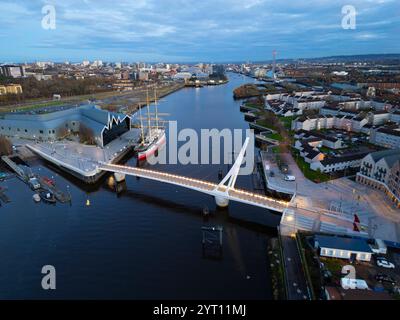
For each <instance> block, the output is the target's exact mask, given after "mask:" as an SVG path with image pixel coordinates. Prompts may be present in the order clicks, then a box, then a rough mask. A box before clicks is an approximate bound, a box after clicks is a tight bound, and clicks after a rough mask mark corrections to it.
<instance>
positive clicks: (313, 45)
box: [0, 0, 400, 62]
mask: <svg viewBox="0 0 400 320" xmlns="http://www.w3.org/2000/svg"><path fill="white" fill-rule="evenodd" d="M46 4H52V5H54V6H55V8H56V29H55V30H44V29H42V27H41V20H42V18H43V14H42V7H43V6H44V5H46ZM344 5H353V6H354V7H355V8H356V10H357V25H356V29H355V30H344V29H342V27H341V21H342V12H341V10H342V7H343V6H344ZM0 8H1V11H0V12H1V14H0V62H23V61H43V60H45V61H47V60H51V61H64V60H68V61H82V60H84V59H88V60H94V59H100V60H104V61H153V62H157V61H164V62H185V61H187V62H200V61H209V62H221V61H224V62H225V61H260V60H269V59H271V52H272V50H273V49H276V50H277V51H278V58H304V57H320V56H331V55H351V54H368V53H400V41H399V40H400V37H399V34H400V1H399V0H345V1H341V0H308V1H306V0H303V1H298V0H197V1H195V0H114V1H112V0H111V1H110V0H0Z"/></svg>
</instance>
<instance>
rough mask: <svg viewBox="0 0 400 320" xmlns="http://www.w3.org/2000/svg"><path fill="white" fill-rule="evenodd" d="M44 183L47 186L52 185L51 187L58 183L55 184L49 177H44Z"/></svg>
mask: <svg viewBox="0 0 400 320" xmlns="http://www.w3.org/2000/svg"><path fill="white" fill-rule="evenodd" d="M43 181H44V182H45V183H46V184H47V185H51V186H53V187H54V186H55V185H56V183H55V182H54V180H52V179H50V178H47V177H43Z"/></svg>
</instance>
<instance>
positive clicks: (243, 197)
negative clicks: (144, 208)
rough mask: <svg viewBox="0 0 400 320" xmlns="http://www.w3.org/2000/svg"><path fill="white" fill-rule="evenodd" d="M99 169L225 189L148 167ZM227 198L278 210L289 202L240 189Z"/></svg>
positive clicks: (102, 166)
mask: <svg viewBox="0 0 400 320" xmlns="http://www.w3.org/2000/svg"><path fill="white" fill-rule="evenodd" d="M99 169H100V170H103V171H109V172H117V173H122V174H125V175H131V176H136V177H142V178H146V179H151V180H156V181H160V182H164V183H169V184H174V185H177V186H182V187H185V188H189V189H192V190H196V191H200V192H203V193H207V194H209V195H213V196H217V195H219V196H224V195H225V194H222V193H223V192H225V191H226V187H225V186H222V187H220V188H218V184H216V183H212V182H208V181H203V180H199V179H193V178H188V177H183V176H179V175H175V174H170V173H165V172H159V171H153V170H148V169H142V168H134V167H128V166H120V165H113V164H103V163H101V164H100V166H99ZM217 188H218V191H217ZM227 198H228V199H229V200H233V201H238V202H242V203H247V204H250V205H255V206H258V207H262V208H267V209H271V210H275V211H279V212H283V211H284V210H285V209H286V208H287V207H288V204H289V203H288V202H286V201H280V200H276V199H273V198H269V197H267V196H265V195H261V194H255V193H252V192H250V191H245V190H240V189H230V190H229V192H228V194H227Z"/></svg>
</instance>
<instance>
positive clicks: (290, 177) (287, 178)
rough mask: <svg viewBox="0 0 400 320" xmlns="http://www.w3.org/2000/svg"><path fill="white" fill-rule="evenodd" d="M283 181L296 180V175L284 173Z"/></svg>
mask: <svg viewBox="0 0 400 320" xmlns="http://www.w3.org/2000/svg"><path fill="white" fill-rule="evenodd" d="M285 181H296V177H295V176H288V175H285Z"/></svg>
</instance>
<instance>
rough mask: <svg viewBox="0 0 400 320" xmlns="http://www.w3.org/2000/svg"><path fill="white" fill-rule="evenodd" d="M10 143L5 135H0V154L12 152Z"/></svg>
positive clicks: (4, 154) (7, 154)
mask: <svg viewBox="0 0 400 320" xmlns="http://www.w3.org/2000/svg"><path fill="white" fill-rule="evenodd" d="M12 152H13V149H12V144H11V142H10V140H8V139H7V138H6V137H5V136H0V156H9V155H10V154H12Z"/></svg>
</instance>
